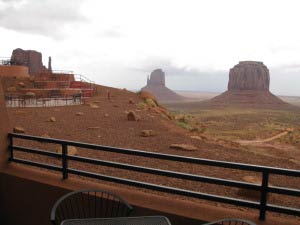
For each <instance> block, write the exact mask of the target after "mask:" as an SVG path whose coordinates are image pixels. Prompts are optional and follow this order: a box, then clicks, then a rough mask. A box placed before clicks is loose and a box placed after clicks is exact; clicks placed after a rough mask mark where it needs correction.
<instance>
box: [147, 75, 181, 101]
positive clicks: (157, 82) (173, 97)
mask: <svg viewBox="0 0 300 225" xmlns="http://www.w3.org/2000/svg"><path fill="white" fill-rule="evenodd" d="M142 91H147V92H150V93H151V94H153V95H154V96H155V97H156V99H157V100H158V101H162V102H168V101H179V100H183V99H184V97H182V96H180V95H178V94H176V93H175V92H174V91H172V90H170V89H169V88H167V87H166V82H165V73H164V72H163V71H162V70H161V69H156V70H153V72H152V73H151V74H150V76H148V78H147V85H146V86H145V87H143V88H142Z"/></svg>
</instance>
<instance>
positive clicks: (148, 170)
mask: <svg viewBox="0 0 300 225" xmlns="http://www.w3.org/2000/svg"><path fill="white" fill-rule="evenodd" d="M68 159H70V160H74V161H79V162H84V163H91V164H95V165H102V166H109V167H113V168H119V169H125V170H131V171H136V172H142V173H148V174H156V175H161V176H167V177H173V178H180V179H186V180H191V181H201V182H205V183H211V184H219V185H224V186H230V187H237V188H247V189H251V190H260V188H261V186H260V185H256V184H250V183H246V182H239V181H234V180H228V179H220V178H213V177H207V176H199V175H195V174H188V173H180V172H175V171H169V170H161V169H154V168H149V167H142V166H133V165H129V164H124V163H117V162H112V161H104V160H98V159H91V158H86V157H79V156H68Z"/></svg>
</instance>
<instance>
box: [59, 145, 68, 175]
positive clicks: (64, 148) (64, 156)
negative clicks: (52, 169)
mask: <svg viewBox="0 0 300 225" xmlns="http://www.w3.org/2000/svg"><path fill="white" fill-rule="evenodd" d="M61 148H62V169H63V170H62V173H63V179H67V178H68V157H67V156H68V145H67V144H62V145H61Z"/></svg>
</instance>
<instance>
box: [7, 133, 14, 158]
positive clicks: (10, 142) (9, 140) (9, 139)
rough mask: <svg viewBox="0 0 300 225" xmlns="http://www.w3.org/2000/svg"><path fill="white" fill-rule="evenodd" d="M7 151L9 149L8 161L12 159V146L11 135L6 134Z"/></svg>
mask: <svg viewBox="0 0 300 225" xmlns="http://www.w3.org/2000/svg"><path fill="white" fill-rule="evenodd" d="M8 151H9V158H8V161H10V162H11V161H12V160H13V158H14V148H13V136H12V135H10V134H8Z"/></svg>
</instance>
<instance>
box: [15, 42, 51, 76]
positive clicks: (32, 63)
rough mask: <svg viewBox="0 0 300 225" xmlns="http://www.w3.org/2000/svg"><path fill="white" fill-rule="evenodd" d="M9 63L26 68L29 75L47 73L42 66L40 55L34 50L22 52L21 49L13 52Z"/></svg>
mask: <svg viewBox="0 0 300 225" xmlns="http://www.w3.org/2000/svg"><path fill="white" fill-rule="evenodd" d="M11 62H12V64H13V65H18V66H27V67H28V71H29V74H30V75H37V74H40V73H42V72H45V71H48V69H47V68H46V67H45V66H44V65H43V61H42V53H40V52H38V51H34V50H23V49H21V48H17V49H15V50H13V52H12V55H11ZM50 63H51V62H50Z"/></svg>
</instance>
